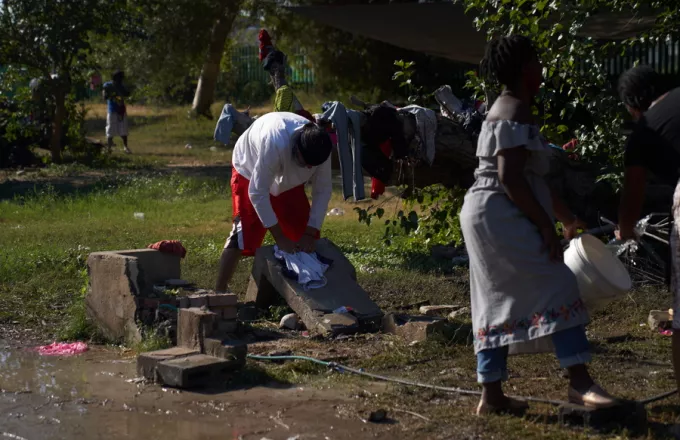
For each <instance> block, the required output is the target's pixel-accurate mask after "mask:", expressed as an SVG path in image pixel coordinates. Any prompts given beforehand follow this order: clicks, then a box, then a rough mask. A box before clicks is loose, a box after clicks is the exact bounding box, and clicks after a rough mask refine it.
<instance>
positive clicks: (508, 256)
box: [460, 35, 616, 414]
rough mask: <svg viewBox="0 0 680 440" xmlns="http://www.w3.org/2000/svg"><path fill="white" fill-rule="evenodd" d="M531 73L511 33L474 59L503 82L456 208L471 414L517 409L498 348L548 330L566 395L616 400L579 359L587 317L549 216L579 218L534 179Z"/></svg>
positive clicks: (538, 142)
mask: <svg viewBox="0 0 680 440" xmlns="http://www.w3.org/2000/svg"><path fill="white" fill-rule="evenodd" d="M541 70H542V68H541V64H540V62H539V58H538V54H537V53H536V50H535V49H534V47H533V44H532V42H531V40H530V39H528V38H526V37H522V36H517V35H513V36H508V37H502V38H500V39H497V40H494V41H492V42H491V43H489V45H488V47H487V49H486V54H485V57H484V59H483V60H482V63H481V73H482V74H483V75H484V76H485V77H487V79H492V80H495V81H497V82H499V83H500V84H501V85H503V87H504V89H503V92H502V93H501V95H500V96H499V98H498V99H497V100H496V102H495V103H494V104H493V106H492V107H491V109H490V111H489V113H488V115H487V117H486V121H485V122H484V125H483V126H482V130H481V133H480V135H479V141H478V145H477V156H478V157H479V168H478V169H477V171H476V173H475V175H476V178H477V180H476V182H475V184H474V185H473V186H472V188H471V189H470V190H469V192H468V193H467V195H466V196H465V204H464V206H463V210H462V212H461V214H460V221H461V226H462V230H463V235H464V237H465V243H466V247H467V250H468V253H469V256H470V280H471V281H470V287H471V299H472V317H473V322H472V324H473V330H474V334H475V352H476V354H477V378H478V381H479V382H480V383H481V384H482V386H483V394H482V398H481V400H480V402H479V406H478V408H477V414H486V413H490V412H499V411H508V410H509V411H522V410H524V409H526V408H527V404H526V402H523V401H518V400H515V399H511V398H509V397H507V396H505V394H504V393H503V389H502V387H501V381H502V380H506V379H507V356H508V347H509V345H511V344H516V343H522V342H527V341H530V340H535V339H538V338H541V337H544V336H551V337H552V342H553V344H554V346H555V351H556V354H557V358H558V359H559V361H560V366H561V367H562V368H566V369H568V371H569V378H570V382H569V391H568V396H569V401H570V402H572V403H576V404H580V405H585V406H589V407H597V408H600V407H606V406H611V405H614V404H615V403H616V400H615V399H614V398H613V397H611V396H610V395H609V394H607V393H606V392H605V391H604V390H602V388H600V387H599V386H598V385H597V384H595V382H594V381H593V379H592V378H591V377H590V374H589V373H588V370H587V368H586V366H585V363H586V362H589V361H590V359H591V354H590V348H589V344H588V340H587V338H586V334H585V328H584V326H585V325H586V324H587V323H588V321H589V317H588V313H587V311H586V309H585V307H584V305H583V302H582V301H581V298H580V296H579V292H578V286H577V283H576V279H575V277H574V275H573V274H572V272H571V271H570V270H569V268H568V267H567V266H566V265H565V264H564V262H563V260H562V248H561V245H560V239H559V238H558V236H557V234H556V231H555V217H557V219H559V220H560V221H561V222H562V223H563V224H564V227H565V235H566V236H567V238H571V237H573V236H574V235H575V233H576V229H577V228H578V227H581V222H580V221H579V220H578V219H577V218H576V217H575V216H574V215H573V214H572V213H571V212H570V211H569V209H568V208H567V207H566V206H565V205H564V204H563V203H562V202H561V201H560V199H559V198H557V197H555V194H553V193H552V191H551V190H550V188H549V187H548V185H547V183H546V181H545V179H544V175H545V174H546V173H547V171H548V166H549V165H548V156H547V154H548V148H549V147H548V146H547V144H546V142H545V141H544V139H543V138H542V137H541V134H540V132H539V128H538V126H537V125H536V124H535V123H534V121H533V118H532V111H531V106H532V103H533V102H534V99H535V97H536V94H537V93H538V90H539V88H540V84H541V82H542V74H541Z"/></svg>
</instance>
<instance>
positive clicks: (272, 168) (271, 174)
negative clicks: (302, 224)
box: [231, 112, 333, 230]
mask: <svg viewBox="0 0 680 440" xmlns="http://www.w3.org/2000/svg"><path fill="white" fill-rule="evenodd" d="M308 122H309V121H308V120H307V119H306V118H303V117H302V116H298V115H296V114H294V113H284V112H274V113H267V114H266V115H264V116H262V117H260V118H258V119H256V120H255V122H253V124H252V125H251V126H250V127H249V128H248V129H247V130H246V132H245V133H243V135H241V137H240V138H239V139H238V141H237V142H236V146H235V147H234V152H233V154H232V159H231V162H232V166H233V167H234V168H236V171H237V172H238V173H239V174H240V175H241V176H243V177H245V178H246V179H248V180H250V185H249V187H248V194H249V195H250V201H251V202H252V204H253V207H254V208H255V211H256V212H257V215H258V216H259V217H260V220H261V221H262V224H263V225H264V227H265V228H271V227H272V226H274V225H275V224H277V223H278V219H277V218H276V214H275V213H274V209H273V208H272V205H271V201H270V199H269V196H270V194H271V195H272V196H278V195H279V194H281V193H283V192H285V191H288V190H289V189H293V188H295V187H296V186H299V185H303V184H305V183H307V182H311V183H312V206H311V212H310V215H309V222H308V223H307V224H308V226H311V227H313V228H315V229H319V230H321V226H322V225H323V221H324V219H325V218H326V210H327V209H328V203H329V202H330V199H331V191H332V188H333V187H332V181H331V159H330V157H329V158H328V160H326V162H324V163H323V164H321V165H319V166H318V167H312V168H307V167H301V166H300V165H298V164H297V162H296V161H295V160H294V159H293V148H292V145H291V137H292V136H293V133H295V132H296V131H297V130H301V129H302V127H303V126H304V125H305V124H307V123H308Z"/></svg>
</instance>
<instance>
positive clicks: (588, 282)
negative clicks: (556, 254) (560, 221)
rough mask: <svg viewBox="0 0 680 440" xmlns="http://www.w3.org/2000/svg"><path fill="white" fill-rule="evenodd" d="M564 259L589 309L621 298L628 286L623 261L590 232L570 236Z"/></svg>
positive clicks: (628, 288)
mask: <svg viewBox="0 0 680 440" xmlns="http://www.w3.org/2000/svg"><path fill="white" fill-rule="evenodd" d="M564 262H565V264H566V265H567V266H569V269H571V271H572V272H573V273H574V275H576V280H577V281H578V288H579V291H580V293H581V299H583V302H584V304H585V305H586V307H587V308H588V310H589V311H591V312H592V311H595V310H598V309H602V308H603V307H605V306H606V305H607V304H609V303H610V302H611V301H613V300H615V299H617V298H620V297H622V296H623V295H625V294H626V292H628V291H629V290H630V289H631V287H632V282H631V280H630V275H629V274H628V271H627V270H626V267H625V266H624V265H623V263H621V261H619V259H618V258H617V257H616V256H615V255H614V254H612V252H611V251H610V250H609V249H607V247H606V246H605V244H604V243H602V242H601V241H600V240H598V239H597V238H595V237H593V236H592V235H588V234H583V235H581V236H580V237H578V238H575V239H573V240H572V241H571V243H570V244H569V249H567V250H566V252H565V253H564Z"/></svg>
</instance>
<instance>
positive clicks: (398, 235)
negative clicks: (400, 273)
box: [354, 185, 465, 252]
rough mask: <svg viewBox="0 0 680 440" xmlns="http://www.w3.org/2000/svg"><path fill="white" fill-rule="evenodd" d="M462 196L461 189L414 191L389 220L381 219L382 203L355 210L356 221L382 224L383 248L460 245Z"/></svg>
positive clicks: (410, 249)
mask: <svg viewBox="0 0 680 440" xmlns="http://www.w3.org/2000/svg"><path fill="white" fill-rule="evenodd" d="M464 195H465V191H464V190H462V189H455V190H450V189H448V188H445V187H444V186H442V185H432V186H428V187H426V188H423V189H419V188H415V189H414V190H413V192H412V194H411V195H409V196H408V197H406V198H404V199H403V201H397V203H399V204H400V205H401V206H400V207H402V208H403V209H398V210H395V212H396V213H395V215H394V216H392V217H391V218H386V219H384V220H383V217H385V209H384V208H383V207H382V206H384V204H381V205H379V206H370V207H368V208H367V209H362V208H354V210H355V211H356V212H357V214H358V215H359V222H360V223H364V224H366V225H368V226H370V225H371V222H372V221H373V220H374V219H377V220H383V221H384V226H385V232H384V234H383V241H384V243H385V244H386V245H388V246H390V245H397V246H398V247H399V249H401V250H405V251H412V252H422V251H425V250H426V249H427V248H428V247H430V246H432V245H435V244H450V243H458V244H460V243H462V241H463V236H462V233H461V230H460V220H459V214H460V210H461V208H462V206H463V197H464ZM388 200H389V199H388Z"/></svg>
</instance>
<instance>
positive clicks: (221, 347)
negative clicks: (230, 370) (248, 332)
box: [205, 338, 248, 369]
mask: <svg viewBox="0 0 680 440" xmlns="http://www.w3.org/2000/svg"><path fill="white" fill-rule="evenodd" d="M205 354H207V355H209V356H214V357H216V358H220V359H224V360H226V361H229V362H231V363H232V366H233V367H234V368H235V369H237V368H241V367H243V366H244V365H245V363H246V355H247V354H248V345H247V344H246V343H245V342H243V341H241V340H239V339H227V340H220V339H213V338H208V339H206V340H205Z"/></svg>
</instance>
